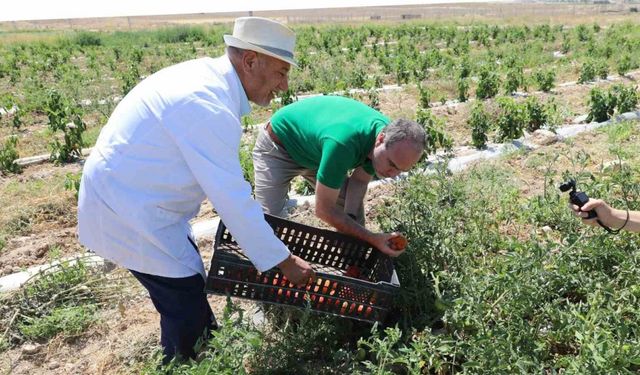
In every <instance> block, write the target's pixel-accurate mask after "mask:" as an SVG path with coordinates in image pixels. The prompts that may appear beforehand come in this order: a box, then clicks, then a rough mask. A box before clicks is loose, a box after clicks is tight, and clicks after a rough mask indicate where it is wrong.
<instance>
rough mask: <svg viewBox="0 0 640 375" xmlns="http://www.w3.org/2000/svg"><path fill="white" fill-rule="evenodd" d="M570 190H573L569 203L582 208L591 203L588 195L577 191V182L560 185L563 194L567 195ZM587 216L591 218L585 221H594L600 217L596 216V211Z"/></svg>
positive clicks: (571, 181) (572, 181)
mask: <svg viewBox="0 0 640 375" xmlns="http://www.w3.org/2000/svg"><path fill="white" fill-rule="evenodd" d="M569 190H571V191H570V192H569V201H570V202H571V203H573V204H575V205H576V206H578V207H580V208H582V206H584V205H585V204H587V202H589V197H588V196H587V194H586V193H584V192H582V191H577V190H576V181H575V180H569V181H567V182H565V183H564V184H562V185H560V191H561V192H563V193H566V192H567V191H569ZM587 214H588V215H589V216H587V217H585V219H593V218H594V217H597V216H598V215H596V211H595V210H591V211H587Z"/></svg>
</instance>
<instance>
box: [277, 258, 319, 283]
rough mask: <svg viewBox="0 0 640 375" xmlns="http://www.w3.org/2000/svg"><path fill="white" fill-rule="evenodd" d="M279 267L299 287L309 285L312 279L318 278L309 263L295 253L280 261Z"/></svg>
mask: <svg viewBox="0 0 640 375" xmlns="http://www.w3.org/2000/svg"><path fill="white" fill-rule="evenodd" d="M278 267H280V270H282V273H283V274H284V276H285V277H286V278H287V279H289V281H290V282H292V283H293V284H295V285H296V286H297V287H299V288H301V287H303V286H305V285H307V284H308V283H309V282H310V281H313V280H315V278H316V273H315V272H314V271H313V269H312V268H311V266H310V265H309V263H307V262H305V261H304V260H303V259H302V258H300V257H297V256H295V255H293V254H291V255H289V257H288V258H287V259H285V260H283V261H282V262H280V264H278Z"/></svg>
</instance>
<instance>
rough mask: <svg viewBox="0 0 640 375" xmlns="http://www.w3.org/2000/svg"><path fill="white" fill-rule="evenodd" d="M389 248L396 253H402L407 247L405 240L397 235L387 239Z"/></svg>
mask: <svg viewBox="0 0 640 375" xmlns="http://www.w3.org/2000/svg"><path fill="white" fill-rule="evenodd" d="M389 247H390V248H392V249H393V250H396V251H402V250H404V248H405V247H407V239H406V238H405V237H404V236H403V235H401V234H399V235H397V236H395V237H391V238H390V239H389Z"/></svg>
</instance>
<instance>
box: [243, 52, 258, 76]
mask: <svg viewBox="0 0 640 375" xmlns="http://www.w3.org/2000/svg"><path fill="white" fill-rule="evenodd" d="M257 64H258V53H257V52H255V51H250V50H247V51H245V52H244V54H242V69H243V70H244V71H245V72H249V71H251V70H253V69H254V68H255V67H256V65H257Z"/></svg>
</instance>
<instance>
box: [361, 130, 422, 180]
mask: <svg viewBox="0 0 640 375" xmlns="http://www.w3.org/2000/svg"><path fill="white" fill-rule="evenodd" d="M421 156H422V151H421V150H419V149H417V148H416V147H415V145H414V144H412V143H411V141H406V140H403V141H399V142H396V143H394V144H392V145H391V146H389V147H387V144H386V143H385V142H384V134H383V133H380V134H378V137H377V138H376V144H375V146H374V148H373V152H372V155H371V163H372V164H373V169H374V170H375V171H376V175H377V176H378V177H381V178H386V177H396V176H397V175H399V174H400V173H402V172H407V171H408V170H409V169H411V168H412V167H413V166H414V165H415V164H416V163H417V162H418V161H419V160H420V157H421Z"/></svg>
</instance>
